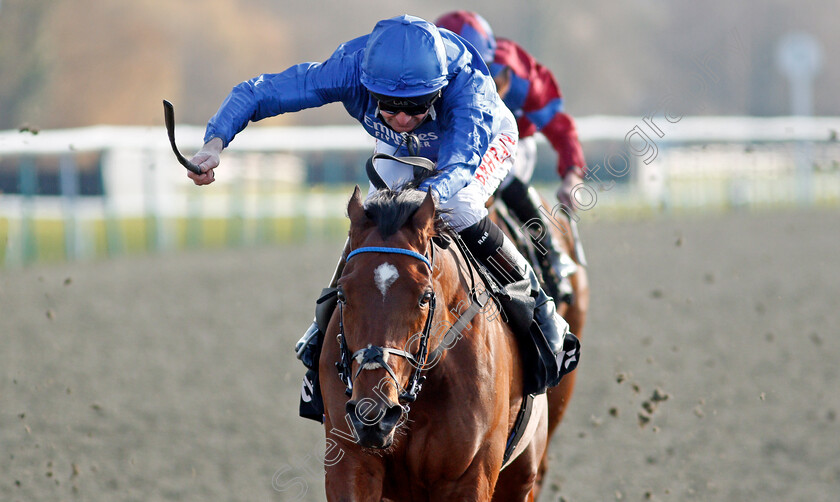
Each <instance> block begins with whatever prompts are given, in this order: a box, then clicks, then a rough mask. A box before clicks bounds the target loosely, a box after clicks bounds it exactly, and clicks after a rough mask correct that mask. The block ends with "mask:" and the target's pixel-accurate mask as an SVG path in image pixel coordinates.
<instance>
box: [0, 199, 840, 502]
mask: <svg viewBox="0 0 840 502" xmlns="http://www.w3.org/2000/svg"><path fill="white" fill-rule="evenodd" d="M581 233H582V236H583V238H584V240H585V244H586V250H587V254H588V257H589V262H590V267H589V273H590V281H591V283H592V305H591V311H590V316H589V322H588V325H587V329H586V332H585V335H584V340H583V354H582V361H581V363H580V366H579V367H578V370H577V371H578V372H579V377H578V383H577V390H576V394H575V396H574V398H573V401H572V403H571V406H570V408H569V411H568V412H567V415H566V421H565V423H564V424H562V425H561V427H560V429H559V433H558V435H557V436H556V437H555V440H554V443H553V445H552V455H553V465H552V469H551V475H550V478H549V482H548V486H547V488H546V492H545V494H544V496H543V497H542V499H541V500H542V501H544V502H545V501H548V500H551V501H556V500H558V499H559V498H560V497H562V499H563V500H565V501H568V502H572V501H590V500H591V501H610V500H631V501H642V500H660V501H667V500H672V501H683V500H704V501H752V500H761V501H791V500H808V501H814V502H819V501H826V502H827V501H836V500H838V494H840V418H838V417H837V415H838V413H840V391H838V389H840V364H838V361H840V328H838V326H840V314H838V311H840V309H838V298H840V258H838V255H840V238H838V237H837V236H838V235H840V213H838V212H836V211H835V212H829V211H812V212H792V213H768V214H752V215H750V214H730V215H724V216H704V217H696V218H682V219H656V220H652V221H645V222H610V223H607V222H598V221H591V219H590V220H587V219H586V215H584V218H583V219H582V222H581ZM338 237H340V236H337V239H336V241H335V242H333V243H321V244H310V245H296V246H286V247H278V248H270V249H251V250H231V251H201V252H193V253H190V254H177V255H165V256H149V257H140V258H137V257H135V258H124V259H119V260H112V261H107V262H100V263H82V264H66V265H59V266H39V267H33V268H29V269H24V270H4V271H0V500H8V501H16V500H19V501H59V500H66V501H73V500H87V501H133V500H144V501H147V500H148V501H153V500H179V501H205V500H225V501H275V500H276V501H287V500H323V499H324V495H323V486H322V484H323V478H322V475H321V474H319V472H318V462H317V460H316V457H317V455H318V454H319V453H320V451H321V448H322V447H323V431H322V429H321V428H320V427H319V426H318V425H317V424H316V423H314V422H310V421H306V420H303V419H300V418H298V417H297V396H298V391H299V386H300V377H301V375H302V366H300V365H299V364H298V363H297V361H296V360H295V359H294V357H293V354H292V351H291V348H292V346H293V344H294V342H295V340H296V339H297V338H298V336H299V335H300V334H301V333H302V331H303V329H305V328H306V326H307V325H308V323H309V321H310V320H311V318H312V314H313V301H314V299H315V297H316V295H317V294H318V292H319V291H320V289H321V287H322V286H323V283H324V282H326V280H327V279H328V277H329V275H330V272H331V271H332V268H333V265H334V263H335V257H336V256H337V254H338V251H339V248H340V245H341V241H340V240H339V238H338ZM272 480H274V486H273V485H272Z"/></svg>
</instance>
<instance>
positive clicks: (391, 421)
mask: <svg viewBox="0 0 840 502" xmlns="http://www.w3.org/2000/svg"><path fill="white" fill-rule="evenodd" d="M402 412H403V409H402V406H400V405H398V404H394V405H391V406H389V407H388V409H387V410H386V411H385V417H383V418H382V423H383V425H386V426H387V427H388V428H390V427H393V426H394V425H396V423H397V422H398V421H399V420H400V417H401V416H402Z"/></svg>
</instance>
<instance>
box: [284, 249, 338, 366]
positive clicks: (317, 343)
mask: <svg viewBox="0 0 840 502" xmlns="http://www.w3.org/2000/svg"><path fill="white" fill-rule="evenodd" d="M349 245H350V241H349V240H348V241H347V242H345V244H344V250H343V251H342V252H341V257H340V258H339V260H338V264H336V266H335V271H334V272H333V275H332V279H330V284H329V286H327V287H326V288H324V289H323V290H322V291H321V295H320V297H319V298H318V300H317V301H316V304H315V318H314V319H313V320H312V324H310V325H309V328H307V330H306V332H304V334H303V336H302V337H300V340H298V341H297V343H296V344H295V353H296V355H297V358H298V359H300V361H301V362H302V363H303V365H304V366H306V367H307V368H309V369H310V370H315V371H318V356H319V355H320V353H321V342H322V341H323V339H324V331H323V329H321V328H322V326H320V325H319V322H318V321H319V320H320V322H321V324H324V326H323V328H326V323H328V322H329V320H330V317H332V313H333V310H334V309H335V304H336V302H335V286H336V284H337V283H338V278H339V277H341V272H343V271H344V265H345V264H346V263H347V250H348V246H349Z"/></svg>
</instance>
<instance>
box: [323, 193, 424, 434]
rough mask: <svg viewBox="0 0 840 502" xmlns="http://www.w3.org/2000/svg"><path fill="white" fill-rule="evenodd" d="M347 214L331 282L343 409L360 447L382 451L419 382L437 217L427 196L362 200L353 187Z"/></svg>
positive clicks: (377, 195)
mask: <svg viewBox="0 0 840 502" xmlns="http://www.w3.org/2000/svg"><path fill="white" fill-rule="evenodd" d="M347 213H348V215H349V217H350V222H351V223H350V250H351V252H350V254H348V257H347V264H346V266H345V268H344V272H343V274H342V276H341V278H340V279H339V281H338V289H339V293H338V295H339V308H338V314H339V321H340V322H339V335H338V338H339V345H340V357H341V361H340V362H339V370H340V372H341V373H342V375H341V377H342V379H343V380H344V382H345V385H346V386H347V391H348V393H349V394H350V400H349V401H348V402H347V405H346V412H347V414H348V415H349V417H350V420H351V421H352V423H353V426H354V428H355V430H356V432H357V434H358V438H357V439H358V442H359V444H360V445H361V446H364V447H371V448H387V447H388V446H390V445H391V443H392V442H393V440H394V432H395V430H396V427H397V424H398V422H399V421H400V418H401V417H402V414H403V407H402V406H401V404H405V403H408V402H411V401H413V400H414V398H415V395H416V392H417V391H418V389H419V383H420V382H421V381H422V377H420V374H419V371H418V370H417V367H418V366H419V365H421V364H422V362H423V361H421V360H419V359H422V358H423V357H424V356H425V354H426V353H425V352H423V351H422V348H421V347H420V346H421V345H423V344H422V343H419V342H417V339H418V336H417V334H422V333H426V334H428V332H429V329H430V326H431V322H432V318H433V316H434V306H435V290H434V288H433V282H432V278H433V273H432V272H433V270H432V268H433V263H432V253H433V251H432V242H431V237H432V236H433V235H435V233H436V230H435V226H436V222H437V221H439V220H438V219H437V216H436V210H435V204H434V200H433V199H432V197H431V195H428V194H425V193H423V192H419V191H413V190H405V191H400V192H394V191H390V190H384V191H379V192H377V193H375V194H374V195H372V196H371V197H369V198H368V200H367V202H366V203H365V204H364V205H363V203H362V200H361V196H360V193H359V188H358V187H357V188H356V190H355V192H354V193H353V196H352V197H351V199H350V203H349V204H348V207H347ZM412 342H415V343H412Z"/></svg>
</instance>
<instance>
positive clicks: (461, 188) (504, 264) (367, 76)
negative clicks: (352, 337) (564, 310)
mask: <svg viewBox="0 0 840 502" xmlns="http://www.w3.org/2000/svg"><path fill="white" fill-rule="evenodd" d="M337 101H338V102H341V103H342V104H343V105H344V108H345V109H346V110H347V111H348V113H350V115H351V116H353V117H354V118H355V119H356V120H358V121H359V122H360V123H361V124H362V126H363V127H364V128H365V130H366V131H367V132H368V133H369V134H370V135H371V136H373V137H374V138H375V139H376V146H375V150H376V152H382V153H386V154H391V155H395V156H405V155H419V156H423V157H427V158H429V159H431V160H433V161H435V162H436V163H437V169H438V172H437V174H436V175H434V176H433V177H431V178H429V179H427V180H425V181H424V182H423V183H422V184H421V185H420V188H421V189H423V190H429V191H431V192H432V193H433V194H434V196H435V198H436V199H437V201H436V202H437V205H438V208H441V209H444V210H448V211H446V212H445V215H444V218H445V219H446V221H447V223H448V225H449V226H450V227H451V228H452V229H453V230H454V231H455V232H458V234H459V235H460V236H461V237H462V238H463V241H464V242H465V244H466V245H467V247H468V249H469V250H470V251H471V252H472V254H473V255H475V257H476V258H477V259H478V260H479V261H480V262H481V263H483V264H485V266H486V267H487V268H488V269H490V270H491V271H492V272H493V275H494V276H495V277H496V278H497V279H498V281H499V282H500V284H501V285H502V287H506V286H510V289H511V290H513V289H514V284H518V285H519V286H520V287H521V286H522V284H523V283H524V284H525V285H526V287H525V290H526V291H530V292H531V293H530V298H529V299H528V301H526V302H524V303H521V304H520V311H519V312H513V313H511V314H509V317H510V318H517V316H520V318H521V316H522V314H523V312H522V309H523V308H522V305H524V306H526V308H527V315H526V316H525V317H527V319H528V321H527V322H528V323H529V324H530V323H531V319H533V320H534V321H536V324H537V325H538V326H539V328H540V331H541V332H542V335H543V336H544V337H545V339H546V341H547V342H548V346H549V347H550V349H551V354H541V356H543V359H550V361H549V362H550V363H551V364H550V367H551V368H552V369H553V370H556V372H555V374H551V375H548V378H547V379H546V380H547V386H553V385H556V384H557V383H558V382H559V381H560V378H561V377H562V376H563V374H564V373H566V372H568V371H571V370H572V369H574V365H575V364H574V363H570V362H569V359H572V358H566V359H564V354H565V352H564V342H565V343H566V346H567V350H570V349H571V348H577V345H576V344H577V339H576V338H575V336H574V335H572V334H571V333H569V332H568V328H569V326H568V323H566V321H565V320H564V319H563V318H562V317H560V315H559V314H557V312H556V310H555V304H554V301H553V300H552V298H551V297H549V296H547V295H546V294H545V292H543V291H542V289H541V288H540V286H539V282H538V281H537V279H536V274H535V273H534V271H533V270H532V269H531V267H530V266H529V264H528V261H527V260H526V259H525V258H524V257H523V256H522V255H521V254H520V253H519V252H518V251H517V250H516V247H515V246H514V245H513V243H512V242H511V241H510V240H508V239H507V238H506V237H505V235H504V234H503V233H502V231H501V230H500V229H499V228H498V227H497V226H496V225H495V224H494V223H493V222H492V221H490V219H489V217H488V211H487V209H486V208H485V203H486V201H487V200H488V199H489V198H490V197H491V196H492V194H493V192H495V191H496V189H497V188H498V186H499V184H500V183H501V182H502V180H503V179H504V178H505V176H506V175H507V173H508V172H509V170H510V168H511V164H512V163H513V160H514V156H515V152H516V146H517V138H518V135H517V129H516V123H515V119H514V118H513V116H512V114H511V113H510V111H509V110H508V109H507V108H506V107H505V106H504V104H503V103H502V101H501V99H500V98H499V95H498V93H497V92H496V89H495V85H494V83H493V80H492V78H491V77H490V74H489V71H488V69H487V67H486V65H485V64H484V62H483V61H482V59H481V57H480V56H479V55H478V53H477V52H475V50H474V49H473V48H472V47H471V46H470V45H469V44H465V43H464V42H463V40H462V39H461V38H459V37H457V36H456V35H454V34H453V33H450V32H446V31H444V32H440V31H439V30H438V29H437V28H436V27H435V26H434V25H433V24H432V23H429V22H427V21H424V20H422V19H420V18H417V17H413V16H407V15H404V16H398V17H395V18H392V19H386V20H383V21H380V22H378V23H377V24H376V26H375V28H374V29H373V31H372V32H371V33H370V34H369V35H364V36H362V37H359V38H356V39H353V40H350V41H349V42H346V43H344V44H342V45H340V46H339V47H338V49H337V50H336V51H335V52H334V53H333V54H332V56H330V57H329V58H328V59H327V60H326V61H324V62H323V63H303V64H298V65H295V66H292V67H291V68H289V69H287V70H285V71H283V72H281V73H277V74H264V75H261V76H259V77H256V78H254V79H252V80H248V81H246V82H243V83H241V84H239V85H237V86H236V87H234V88H233V91H232V92H231V93H230V94H229V95H228V97H227V98H226V99H225V100H224V102H223V103H222V105H221V107H220V108H219V110H218V112H216V114H215V115H214V116H213V117H212V118H211V119H210V121H209V123H208V124H207V129H206V133H205V137H204V141H205V144H204V146H203V147H202V149H201V150H200V151H199V152H198V153H197V154H196V155H195V156H194V157H193V159H192V162H193V163H195V164H197V165H198V166H199V167H200V168H201V170H202V172H203V173H202V174H201V175H196V174H193V173H188V176H189V177H190V178H191V179H192V180H193V181H194V182H195V184H196V185H205V184H208V183H212V182H213V179H214V170H215V168H216V167H217V166H218V165H219V154H220V153H221V151H222V149H223V148H225V147H227V146H228V144H229V143H230V142H231V140H232V139H233V137H234V136H235V135H236V134H237V133H238V132H240V131H241V130H243V129H244V128H245V126H246V125H247V124H248V122H249V121H257V120H260V119H263V118H266V117H271V116H275V115H278V114H281V113H288V112H295V111H298V110H302V109H305V108H313V107H316V106H321V105H324V104H326V103H331V102H337ZM376 170H377V172H378V174H379V175H380V177H381V178H382V179H383V181H385V183H386V184H387V185H388V186H389V187H390V188H392V189H398V188H399V187H400V186H401V185H402V184H403V183H404V182H405V181H409V180H410V179H411V178H412V177H413V169H412V167H411V166H406V165H403V164H401V163H398V162H394V161H390V160H383V161H377V163H376ZM371 190H373V187H371ZM346 252H347V250H346V249H345V253H346ZM345 256H346V255H345ZM344 259H345V258H344V256H342V259H341V260H340V261H339V265H338V267H337V269H336V271H335V273H334V275H333V279H332V280H333V284H331V286H334V285H335V281H337V280H338V277H339V276H340V275H341V271H342V269H343V263H344ZM505 307H506V308H507V304H505ZM325 328H326V326H318V324H317V323H313V324H312V326H310V328H309V330H307V332H306V334H305V335H304V336H303V338H301V340H300V341H299V342H298V344H297V346H296V350H297V352H298V357H299V358H300V359H301V360H302V361H303V363H304V364H305V365H306V366H307V367H308V368H309V369H310V372H308V373H307V377H306V378H307V379H308V380H309V383H307V381H306V380H305V381H304V387H307V385H312V383H313V380H314V379H315V378H317V374H315V373H314V372H317V369H318V360H317V358H318V354H319V352H320V343H321V341H322V339H323V331H322V330H323V329H325ZM526 331H527V328H526ZM518 335H519V333H518ZM522 336H529V335H528V334H527V333H526V334H524V335H522ZM574 361H575V362H576V359H575V360H574ZM567 365H568V368H567ZM315 387H317V385H312V386H311V387H310V388H313V390H314V388H315ZM313 394H315V393H314V392H313ZM304 401H305V399H304ZM301 414H302V415H303V414H304V413H303V409H302V411H301ZM309 417H310V418H312V415H309ZM317 418H318V419H319V418H320V416H318V417H317Z"/></svg>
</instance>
